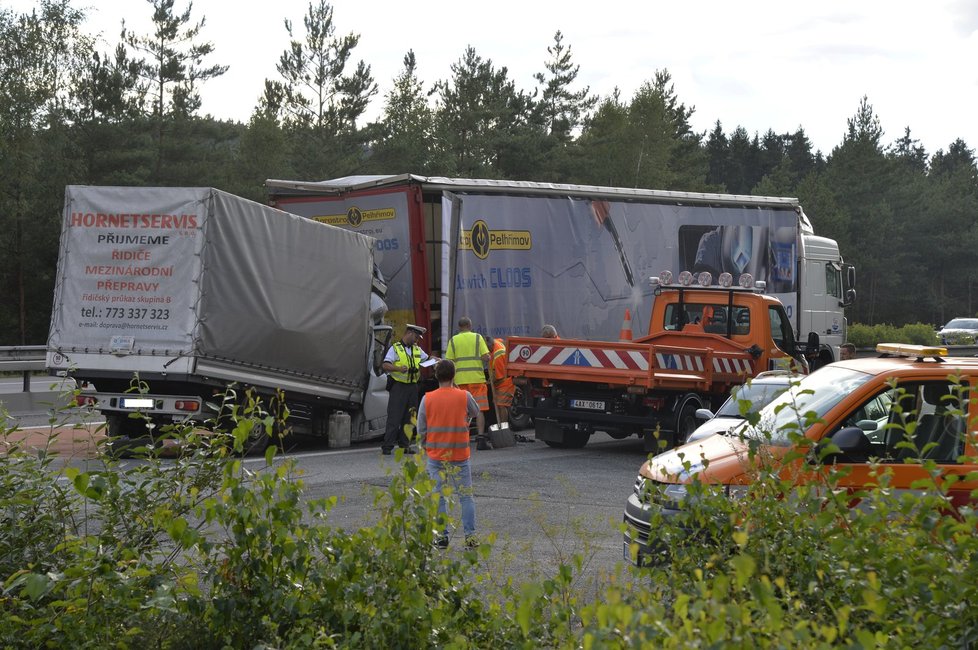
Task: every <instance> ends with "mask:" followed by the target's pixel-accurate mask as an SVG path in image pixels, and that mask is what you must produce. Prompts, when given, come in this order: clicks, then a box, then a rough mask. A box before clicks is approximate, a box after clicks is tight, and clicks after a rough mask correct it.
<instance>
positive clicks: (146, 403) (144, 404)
mask: <svg viewBox="0 0 978 650" xmlns="http://www.w3.org/2000/svg"><path fill="white" fill-rule="evenodd" d="M121 401H122V408H124V409H151V408H153V406H154V404H153V400H152V399H146V398H142V397H123V398H122V400H121Z"/></svg>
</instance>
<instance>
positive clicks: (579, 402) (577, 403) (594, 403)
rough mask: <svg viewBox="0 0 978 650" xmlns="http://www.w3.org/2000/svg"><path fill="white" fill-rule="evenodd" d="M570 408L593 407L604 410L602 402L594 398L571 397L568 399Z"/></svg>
mask: <svg viewBox="0 0 978 650" xmlns="http://www.w3.org/2000/svg"><path fill="white" fill-rule="evenodd" d="M570 405H571V408H572V409H593V410H595V411H603V410H604V402H601V401H598V400H595V399H572V400H571V401H570Z"/></svg>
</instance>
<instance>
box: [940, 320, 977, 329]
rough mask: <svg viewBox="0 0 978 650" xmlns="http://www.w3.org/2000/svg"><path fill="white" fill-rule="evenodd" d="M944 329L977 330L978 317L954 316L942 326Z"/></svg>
mask: <svg viewBox="0 0 978 650" xmlns="http://www.w3.org/2000/svg"><path fill="white" fill-rule="evenodd" d="M944 329H946V330H978V318H954V319H952V320H951V322H950V323H948V324H947V325H945V326H944Z"/></svg>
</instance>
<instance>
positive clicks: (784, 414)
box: [744, 365, 872, 447]
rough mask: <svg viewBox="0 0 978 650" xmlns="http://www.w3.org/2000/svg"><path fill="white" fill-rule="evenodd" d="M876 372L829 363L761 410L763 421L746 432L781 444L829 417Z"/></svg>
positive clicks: (773, 443)
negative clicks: (869, 372)
mask: <svg viewBox="0 0 978 650" xmlns="http://www.w3.org/2000/svg"><path fill="white" fill-rule="evenodd" d="M871 378H872V375H869V374H866V373H864V372H858V371H856V370H849V369H847V368H838V367H836V366H831V365H830V366H825V367H824V368H821V369H820V370H819V371H818V372H813V373H812V374H810V375H808V376H807V377H805V378H804V379H802V380H801V381H800V382H798V383H797V384H795V385H793V386H792V387H791V388H789V389H788V390H787V391H785V392H784V393H782V394H781V395H780V396H778V397H777V398H775V399H774V401H773V402H771V403H770V404H768V405H767V406H766V407H764V409H762V410H761V413H760V417H761V419H760V421H759V422H758V423H757V424H756V425H754V426H751V427H747V428H746V429H744V435H746V436H749V437H752V438H756V439H758V440H761V441H763V442H765V443H768V442H770V444H772V445H775V446H778V447H787V446H788V445H790V444H791V443H792V437H793V436H796V435H798V434H803V433H804V432H805V431H806V430H807V429H808V427H809V426H810V425H811V424H814V423H815V422H816V421H818V420H819V419H821V418H823V417H825V414H826V413H828V412H829V411H830V410H831V409H832V408H833V407H834V406H835V405H836V404H838V403H839V402H840V401H842V398H843V397H845V396H846V395H849V394H850V393H852V392H853V391H854V390H856V389H857V388H859V387H860V386H862V385H863V384H865V383H866V382H867V381H869V380H870V379H871Z"/></svg>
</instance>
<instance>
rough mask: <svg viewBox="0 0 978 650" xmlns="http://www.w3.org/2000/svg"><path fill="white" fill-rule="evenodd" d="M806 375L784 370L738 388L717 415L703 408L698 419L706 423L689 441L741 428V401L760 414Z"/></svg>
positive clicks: (692, 434)
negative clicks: (792, 384) (793, 383)
mask: <svg viewBox="0 0 978 650" xmlns="http://www.w3.org/2000/svg"><path fill="white" fill-rule="evenodd" d="M802 377H804V375H799V374H796V373H793V372H785V371H780V370H771V371H769V372H762V373H760V374H759V375H757V376H756V377H754V378H753V379H751V380H750V381H749V382H748V383H746V384H743V385H742V386H737V387H735V388H734V389H733V390H732V391H731V392H730V397H728V398H727V401H725V402H724V403H723V404H722V405H721V406H720V408H719V410H717V412H716V414H714V413H713V412H711V411H710V410H709V409H699V410H697V411H696V417H697V418H700V419H703V420H706V422H704V423H703V424H701V425H700V426H699V427H697V428H696V429H695V430H694V431H693V432H692V433H691V434H689V437H688V438H686V442H687V443H689V442H696V441H697V440H702V439H703V438H708V437H709V436H712V435H713V434H714V433H721V432H725V431H730V430H732V429H735V428H737V427H738V426H739V425H741V424H743V423H744V415H743V413H741V409H740V407H741V402H743V401H747V402H750V406H749V407H748V413H757V412H758V411H760V410H761V409H762V408H764V407H765V406H767V405H768V404H770V403H771V401H772V400H774V398H775V397H777V396H778V395H780V394H781V393H783V392H784V391H786V390H788V387H789V386H791V383H792V382H798V381H801V379H802Z"/></svg>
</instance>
